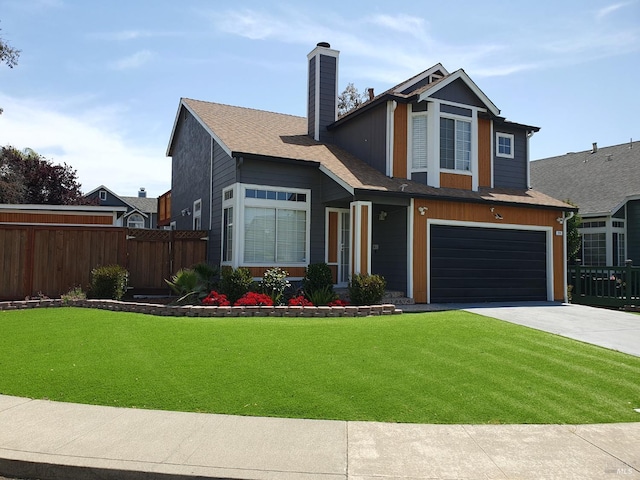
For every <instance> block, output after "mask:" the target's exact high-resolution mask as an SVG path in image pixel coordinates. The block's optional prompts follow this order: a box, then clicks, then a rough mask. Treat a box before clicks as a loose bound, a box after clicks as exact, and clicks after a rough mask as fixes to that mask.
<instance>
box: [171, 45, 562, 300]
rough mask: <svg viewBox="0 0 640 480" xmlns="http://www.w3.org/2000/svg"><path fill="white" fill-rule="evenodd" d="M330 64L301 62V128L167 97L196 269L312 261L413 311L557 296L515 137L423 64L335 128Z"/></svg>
mask: <svg viewBox="0 0 640 480" xmlns="http://www.w3.org/2000/svg"><path fill="white" fill-rule="evenodd" d="M338 56H339V52H338V51H336V50H333V49H331V48H330V46H329V45H328V44H325V43H321V44H318V46H317V47H316V48H315V49H314V50H313V51H312V52H311V53H310V54H309V55H308V58H307V59H308V67H307V71H308V72H309V78H308V99H307V101H308V118H302V117H296V116H292V115H285V114H280V113H271V112H265V111H260V110H253V109H249V108H243V107H234V106H229V105H221V104H218V103H210V102H204V101H198V100H191V99H186V98H183V99H181V100H180V104H179V107H178V111H177V115H176V118H175V123H174V126H173V130H172V133H171V138H170V142H169V147H168V151H167V155H169V156H171V157H172V188H171V212H172V217H171V220H172V222H171V223H172V224H174V225H175V226H176V227H177V228H178V229H204V230H208V231H209V232H208V237H209V252H208V258H209V262H210V263H212V264H219V265H223V266H230V267H241V266H242V267H247V268H249V269H250V270H251V272H252V273H253V275H254V276H255V277H259V276H261V275H262V273H263V272H264V271H265V269H267V268H270V267H274V266H278V267H282V268H283V269H285V270H287V271H288V272H289V274H290V276H291V278H292V279H296V278H300V277H302V276H303V275H304V271H305V267H307V265H309V264H310V263H318V262H326V263H328V264H329V265H330V267H331V268H332V271H333V274H334V280H335V282H336V284H338V285H345V284H346V283H347V282H348V280H349V278H350V276H351V275H352V274H354V273H376V274H380V275H383V276H384V277H385V278H386V280H387V288H388V289H389V290H399V291H403V292H406V294H407V296H409V297H412V298H414V299H415V301H416V302H418V303H431V302H452V301H493V300H564V299H565V298H566V287H565V285H566V268H565V264H566V262H565V249H564V236H563V235H564V233H563V231H564V216H565V213H566V212H570V211H572V210H574V209H573V208H572V207H571V206H570V205H567V204H565V203H563V202H561V201H559V200H555V199H553V198H551V197H549V196H547V195H544V194H542V193H539V192H536V191H533V190H530V189H529V188H528V187H529V169H528V165H529V161H528V160H529V159H528V155H529V146H528V143H529V137H530V136H531V135H532V134H533V133H534V132H536V131H538V128H537V127H533V126H528V125H523V124H519V123H514V122H509V121H507V120H505V119H504V118H503V117H501V116H500V111H499V110H498V108H497V107H496V106H495V105H494V104H493V102H492V101H491V100H490V99H489V98H487V97H486V95H485V94H484V93H483V92H482V91H481V90H480V89H479V88H478V86H477V85H476V84H475V83H474V82H473V81H472V80H471V79H470V78H469V77H468V76H467V74H466V73H465V72H464V71H463V70H457V71H455V72H453V73H449V72H448V71H447V70H446V69H445V68H444V67H443V66H442V65H440V64H437V65H435V66H433V67H431V68H430V69H428V70H425V71H424V72H422V73H420V74H418V75H416V76H415V77H413V78H411V79H409V80H407V81H405V82H403V83H401V84H399V85H397V86H395V87H393V88H391V89H389V90H387V91H386V92H384V93H382V94H380V95H377V96H375V97H374V98H372V99H371V100H370V101H368V102H367V103H365V104H364V105H362V106H361V107H359V108H358V109H356V110H353V111H351V112H349V113H348V114H346V115H344V116H342V117H340V118H339V119H338V118H337V108H336V107H337V93H338V79H337V72H338Z"/></svg>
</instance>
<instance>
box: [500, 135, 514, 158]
mask: <svg viewBox="0 0 640 480" xmlns="http://www.w3.org/2000/svg"><path fill="white" fill-rule="evenodd" d="M501 138H507V139H509V140H510V142H511V153H510V154H506V153H500V139H501ZM514 150H515V137H514V136H513V135H512V134H510V133H503V132H496V157H502V158H513V154H514Z"/></svg>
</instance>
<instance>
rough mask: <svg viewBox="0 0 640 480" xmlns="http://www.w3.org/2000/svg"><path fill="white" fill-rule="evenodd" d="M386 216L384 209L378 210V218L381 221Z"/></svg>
mask: <svg viewBox="0 0 640 480" xmlns="http://www.w3.org/2000/svg"><path fill="white" fill-rule="evenodd" d="M386 218H387V212H385V211H384V210H382V211H380V214H379V215H378V220H380V221H381V222H384V220H385V219H386Z"/></svg>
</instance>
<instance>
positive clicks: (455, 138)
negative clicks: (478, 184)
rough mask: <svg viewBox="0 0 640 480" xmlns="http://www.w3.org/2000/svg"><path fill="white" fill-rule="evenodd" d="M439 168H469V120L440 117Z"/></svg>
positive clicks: (464, 169) (466, 169) (463, 169)
mask: <svg viewBox="0 0 640 480" xmlns="http://www.w3.org/2000/svg"><path fill="white" fill-rule="evenodd" d="M440 168H445V169H449V170H462V171H470V170H471V122H468V121H466V120H457V119H453V118H447V117H441V118H440Z"/></svg>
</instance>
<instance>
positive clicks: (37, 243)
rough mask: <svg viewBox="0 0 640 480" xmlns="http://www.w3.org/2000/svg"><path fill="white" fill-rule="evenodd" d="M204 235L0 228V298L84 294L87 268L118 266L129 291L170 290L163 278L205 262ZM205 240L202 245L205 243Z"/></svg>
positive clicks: (110, 229) (114, 229) (81, 228)
mask: <svg viewBox="0 0 640 480" xmlns="http://www.w3.org/2000/svg"><path fill="white" fill-rule="evenodd" d="M206 234H207V232H204V231H174V230H144V229H128V228H119V227H86V226H69V227H66V226H51V225H10V224H8V225H0V300H16V299H22V298H25V297H27V296H33V295H36V294H38V293H42V294H44V295H47V296H49V297H59V296H60V295H61V294H62V293H65V292H67V291H69V290H70V289H71V288H73V287H75V286H80V287H81V288H82V289H83V290H86V289H87V287H88V285H89V281H90V273H91V270H92V269H93V268H95V267H97V266H101V265H110V264H118V265H122V266H123V267H125V268H126V269H127V270H128V271H129V286H130V287H132V293H160V292H165V291H167V292H168V288H167V285H166V283H165V281H164V280H165V279H167V278H170V277H171V275H173V274H174V273H175V272H177V271H178V270H179V269H181V268H184V267H190V266H192V265H195V264H196V263H200V262H204V261H206V251H207V242H206ZM203 240H205V241H203Z"/></svg>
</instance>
